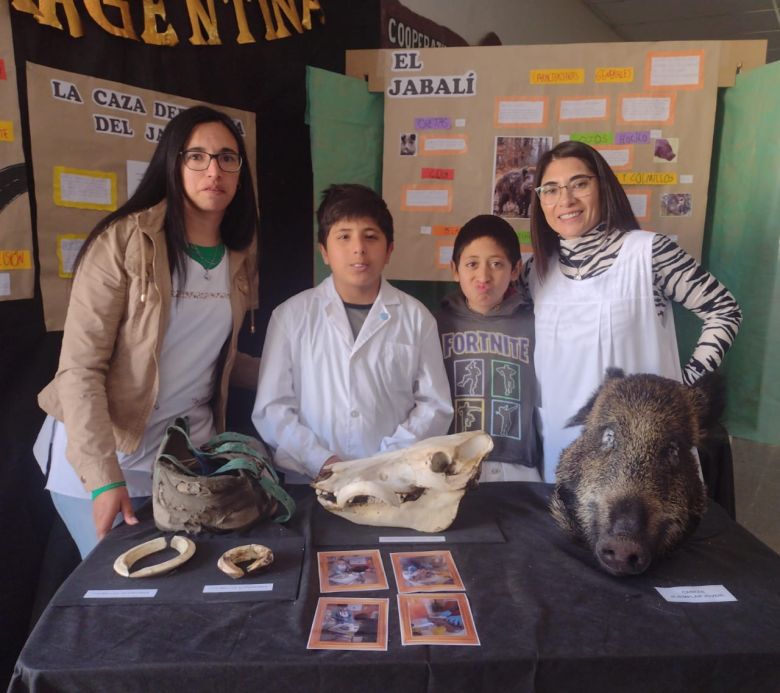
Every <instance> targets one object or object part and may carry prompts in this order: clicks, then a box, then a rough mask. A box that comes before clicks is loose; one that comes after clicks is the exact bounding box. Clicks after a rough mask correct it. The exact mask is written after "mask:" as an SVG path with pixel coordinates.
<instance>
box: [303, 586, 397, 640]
mask: <svg viewBox="0 0 780 693" xmlns="http://www.w3.org/2000/svg"><path fill="white" fill-rule="evenodd" d="M387 612H388V601H387V599H359V598H355V597H352V598H348V597H342V598H336V597H320V599H319V600H318V601H317V611H316V613H315V614H314V621H313V622H312V625H311V633H310V634H309V642H308V643H307V645H306V649H308V650H387Z"/></svg>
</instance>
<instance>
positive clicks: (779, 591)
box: [9, 483, 780, 693]
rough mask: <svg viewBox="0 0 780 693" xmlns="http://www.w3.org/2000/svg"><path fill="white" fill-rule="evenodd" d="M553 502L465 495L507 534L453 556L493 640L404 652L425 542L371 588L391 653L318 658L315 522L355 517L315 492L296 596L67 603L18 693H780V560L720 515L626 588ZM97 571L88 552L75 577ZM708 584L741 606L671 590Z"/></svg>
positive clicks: (47, 624)
mask: <svg viewBox="0 0 780 693" xmlns="http://www.w3.org/2000/svg"><path fill="white" fill-rule="evenodd" d="M550 491H551V487H550V486H548V485H545V484H521V483H502V484H483V485H481V486H480V487H479V488H478V489H476V490H474V491H472V492H469V494H468V495H467V496H466V497H465V498H464V500H463V504H462V508H465V509H467V510H468V511H469V512H470V513H472V515H473V513H474V512H475V511H476V512H480V513H484V516H485V517H486V518H490V519H495V522H496V523H497V525H498V526H499V528H500V529H501V532H502V533H503V535H504V536H505V538H506V541H505V542H493V543H462V544H447V545H446V548H448V549H450V550H451V551H452V554H453V557H454V559H455V562H456V564H457V566H458V568H459V570H460V573H461V576H462V577H463V581H464V583H465V586H466V590H467V594H468V597H469V600H470V602H471V608H472V611H473V614H474V619H475V621H476V626H477V630H478V632H479V636H480V639H481V642H482V646H481V647H429V646H407V647H403V646H401V642H400V633H399V623H398V613H397V608H396V606H395V594H396V592H395V582H394V580H393V577H392V568H391V565H390V560H389V553H390V551H391V550H409V547H408V545H405V546H403V547H389V546H385V545H382V546H381V547H380V550H381V552H382V557H383V561H384V564H385V569H386V571H387V573H388V579H389V582H390V585H391V588H390V590H389V591H384V592H372V593H364V594H365V596H372V597H383V596H387V597H389V599H390V623H389V646H388V651H387V652H342V651H319V650H317V651H315V650H311V651H310V650H306V641H307V637H308V634H309V629H310V627H311V622H312V618H313V616H314V611H315V607H316V603H317V598H318V596H319V586H318V579H317V567H316V551H317V547H316V546H313V543H312V536H313V535H312V524H313V522H312V518H314V517H317V521H318V522H322V521H326V522H337V523H341V522H344V520H342V519H340V518H337V517H334V516H330V515H325V516H322V517H321V516H319V511H320V510H321V509H320V508H319V507H318V506H317V504H316V501H315V500H314V498H313V495H312V494H311V492H310V490H309V489H302V493H303V494H304V495H303V497H301V498H300V499H299V509H298V513H297V515H296V517H295V518H294V520H293V521H292V523H291V525H290V528H291V530H292V531H293V532H298V533H300V534H301V535H302V536H303V537H304V540H305V555H304V560H303V564H302V573H301V579H300V585H299V593H298V598H297V599H296V600H295V601H275V602H269V601H265V602H251V603H248V602H243V603H211V604H203V603H199V604H191V603H190V604H188V603H179V604H169V605H162V604H161V605H153V604H148V605H147V604H143V605H138V604H132V605H131V604H119V605H98V606H83V605H74V606H57V605H56V602H57V598H56V597H55V599H54V600H53V602H52V604H50V605H49V606H48V607H47V609H46V611H45V612H44V614H43V615H42V617H41V619H40V620H39V622H38V624H37V625H36V627H35V629H34V630H33V632H32V634H31V635H30V638H29V640H28V642H27V643H26V645H25V647H24V649H23V651H22V653H21V655H20V657H19V661H18V663H17V666H16V671H15V674H14V678H13V680H12V682H11V686H10V689H9V690H10V691H14V692H15V691H22V690H33V691H46V690H54V689H56V690H58V691H79V692H80V693H83V692H84V691H101V692H102V693H105V692H106V691H123V692H128V691H151V690H182V691H187V692H188V693H190V692H192V691H211V692H213V691H231V692H232V691H239V690H262V691H264V693H271V692H273V691H296V692H301V691H305V692H307V693H308V692H309V691H339V693H345V692H348V691H353V690H354V691H358V690H360V691H380V690H381V691H403V693H415V692H417V691H427V692H442V693H452V692H454V691H469V692H473V691H480V690H483V691H496V692H498V691H500V692H503V691H569V690H576V691H591V690H592V691H631V693H638V692H641V691H653V692H657V691H663V692H664V693H670V692H672V691H685V692H686V693H688V692H690V691H735V690H743V691H751V692H754V691H755V692H758V691H778V690H780V556H778V555H777V554H775V553H774V552H772V551H771V550H770V549H769V548H767V547H766V546H765V545H763V544H762V543H761V542H759V541H758V540H757V539H756V538H755V537H753V536H752V535H751V534H750V533H749V532H747V531H746V530H745V529H743V528H742V527H740V526H739V525H737V524H736V523H734V522H733V521H732V520H731V519H730V518H729V517H728V516H727V514H726V513H725V512H724V511H723V509H722V508H720V507H719V506H718V505H716V504H711V505H710V507H709V509H708V511H707V513H706V515H705V517H704V518H703V520H702V523H701V525H700V526H699V528H698V530H697V531H696V533H695V535H694V536H693V537H692V538H691V539H690V540H689V541H688V542H687V543H686V544H685V545H684V546H683V547H682V548H681V549H679V550H678V551H677V552H676V553H675V554H673V555H672V556H670V557H669V558H667V559H664V560H662V561H659V562H658V563H656V564H654V565H652V566H651V567H650V569H649V570H648V571H647V572H646V573H645V574H643V575H640V576H635V577H630V578H615V577H612V576H609V575H607V574H605V573H603V572H601V571H600V570H598V569H597V568H596V565H595V559H593V558H592V557H591V555H590V553H589V552H588V551H587V550H586V549H584V548H583V547H580V546H578V545H576V544H574V543H572V542H571V541H570V540H569V539H568V538H567V537H566V536H565V535H563V534H562V533H561V532H560V530H559V529H558V528H557V526H556V525H555V524H554V522H553V521H552V519H551V517H550V516H549V513H548V511H547V503H548V499H549V495H550ZM315 510H316V511H317V512H316V513H315ZM147 522H149V521H148V520H147ZM122 529H129V528H119V529H118V530H115V531H114V532H112V534H111V535H109V537H108V538H107V539H106V540H105V541H106V542H107V543H108V545H109V546H110V545H111V542H117V541H119V537H120V535H121V530H122ZM147 529H148V528H147ZM327 548H328V549H332V547H327ZM350 548H354V547H350ZM419 548H420V549H430V548H445V547H444V546H442V545H441V544H437V545H435V546H431V545H420V546H419ZM91 569H92V566H91V557H88V558H87V560H86V561H85V562H84V563H82V564H81V566H79V568H78V569H77V571H76V573H74V575H73V576H71V578H69V580H73V579H75V577H77V573H79V571H81V572H84V571H89V570H91ZM185 569H186V566H185V568H183V569H182V570H185ZM166 579H170V580H175V579H176V576H175V575H172V576H169V577H168V578H166ZM66 584H67V583H66ZM704 584H707V585H709V584H723V585H724V586H725V587H726V588H727V589H728V590H729V591H730V592H731V593H732V594H733V595H734V596H736V598H737V600H738V601H736V602H730V603H710V604H679V603H669V602H666V601H665V600H663V599H662V598H661V597H660V595H659V594H658V593H657V592H656V590H655V589H654V588H655V587H656V586H662V587H663V586H684V585H704ZM63 587H65V586H63ZM346 596H358V595H354V594H350V595H346Z"/></svg>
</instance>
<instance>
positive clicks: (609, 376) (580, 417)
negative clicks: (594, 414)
mask: <svg viewBox="0 0 780 693" xmlns="http://www.w3.org/2000/svg"><path fill="white" fill-rule="evenodd" d="M625 377H626V374H625V373H624V372H623V370H622V369H621V368H607V372H606V374H605V375H604V382H603V383H601V386H600V387H599V388H598V390H596V391H595V392H594V393H593V394H592V395H591V396H590V399H589V400H588V401H587V403H586V404H585V406H584V407H582V409H580V410H579V411H578V412H577V413H576V414H575V415H574V416H572V417H571V418H570V419H569V420H568V421H567V422H566V427H567V428H568V427H569V426H582V425H584V424H585V419H587V418H588V414H590V410H591V409H593V405H594V404H595V402H596V398H597V397H598V396H599V392H601V388H602V387H604V385H606V384H607V383H608V382H609V381H610V380H618V379H620V378H625Z"/></svg>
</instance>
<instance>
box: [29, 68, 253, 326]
mask: <svg viewBox="0 0 780 693" xmlns="http://www.w3.org/2000/svg"><path fill="white" fill-rule="evenodd" d="M27 87H28V100H29V105H30V136H31V139H32V157H33V165H34V169H35V198H36V202H37V205H38V246H39V256H40V263H41V292H42V294H43V308H44V317H45V320H46V329H47V330H61V329H62V327H63V324H64V322H65V311H66V308H67V300H68V292H67V288H68V286H69V283H70V281H69V280H70V278H71V276H72V270H73V261H74V260H75V258H76V254H77V253H78V251H79V248H80V247H81V244H82V243H83V241H84V238H86V236H87V234H88V233H89V232H90V230H91V229H92V228H93V227H94V226H95V224H97V222H98V221H100V219H101V218H102V217H103V216H105V215H106V214H108V213H109V212H110V211H112V210H114V209H116V208H117V207H119V206H120V205H121V204H123V203H124V202H125V201H126V200H127V198H128V196H129V195H130V194H132V192H133V190H135V188H136V186H137V185H138V182H139V181H140V180H141V177H142V176H143V173H144V171H145V170H146V166H147V164H148V162H149V160H150V159H151V157H152V154H153V152H154V149H155V146H156V144H157V141H158V140H159V137H160V135H161V134H162V131H163V129H164V128H165V126H166V124H167V123H168V121H169V120H170V119H171V118H173V117H174V116H175V115H176V114H177V113H178V112H179V110H182V109H185V108H189V107H190V106H195V105H197V104H198V103H202V102H197V101H193V100H192V99H185V98H182V97H179V96H172V95H170V94H164V93H161V92H154V91H149V90H147V89H138V88H136V87H131V86H128V85H125V84H119V83H117V82H109V81H107V80H103V79H96V78H94V77H87V76H85V75H79V74H75V73H72V72H63V71H61V70H54V69H51V68H47V67H42V66H40V65H34V64H31V63H28V65H27ZM208 105H212V104H208ZM214 107H215V108H217V109H219V110H221V111H224V112H226V113H228V114H229V115H230V116H231V117H232V118H233V119H234V120H235V121H236V123H237V124H238V126H239V129H240V130H241V131H242V132H243V134H244V139H245V140H246V148H247V152H248V155H249V165H250V167H251V169H252V173H253V175H254V176H255V179H256V168H255V151H256V146H255V142H256V139H255V117H254V113H250V112H248V111H241V110H238V109H235V108H226V107H224V106H214Z"/></svg>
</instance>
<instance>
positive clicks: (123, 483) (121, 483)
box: [92, 481, 127, 500]
mask: <svg viewBox="0 0 780 693" xmlns="http://www.w3.org/2000/svg"><path fill="white" fill-rule="evenodd" d="M120 486H127V482H126V481H115V482H114V483H113V484H106V485H105V486H101V487H100V488H96V489H95V490H94V491H93V492H92V500H95V498H97V497H98V496H99V495H100V494H101V493H103V491H110V490H111V489H112V488H119V487H120Z"/></svg>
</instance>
